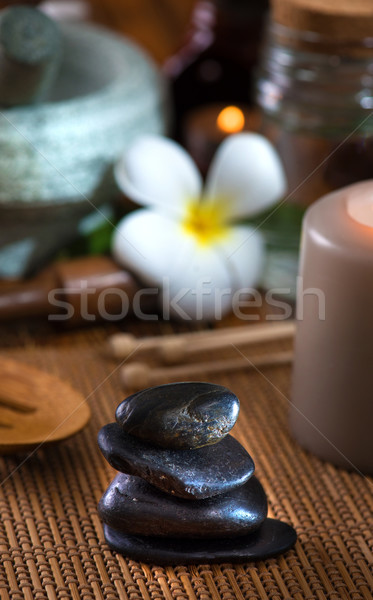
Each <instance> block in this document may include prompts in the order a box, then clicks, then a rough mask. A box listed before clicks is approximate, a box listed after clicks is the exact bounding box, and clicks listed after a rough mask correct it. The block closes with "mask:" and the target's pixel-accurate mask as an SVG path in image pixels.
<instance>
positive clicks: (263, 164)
mask: <svg viewBox="0 0 373 600" xmlns="http://www.w3.org/2000/svg"><path fill="white" fill-rule="evenodd" d="M285 190H286V179H285V174H284V170H283V168H282V164H281V162H280V159H279V157H278V155H277V153H276V151H275V149H274V147H273V146H272V145H271V144H270V142H269V141H268V140H267V139H266V138H264V137H263V136H261V135H258V134H254V133H239V134H236V135H232V136H229V137H228V138H226V139H225V140H224V142H223V143H222V144H221V145H220V147H219V149H218V151H217V153H216V155H215V157H214V160H213V163H212V165H211V167H210V170H209V173H208V176H207V182H206V192H205V197H206V199H209V200H210V201H213V199H214V198H221V199H222V200H224V201H225V202H226V203H227V207H226V208H227V214H228V217H229V219H235V218H239V217H249V216H254V215H255V214H257V213H259V212H261V211H263V210H265V209H266V208H268V207H269V206H271V204H274V203H275V202H276V201H278V200H279V199H280V198H281V196H283V195H284V193H285Z"/></svg>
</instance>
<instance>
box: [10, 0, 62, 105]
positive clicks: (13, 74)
mask: <svg viewBox="0 0 373 600" xmlns="http://www.w3.org/2000/svg"><path fill="white" fill-rule="evenodd" d="M61 47H62V43H61V35H60V31H59V28H58V26H57V25H56V23H55V22H54V21H53V20H51V19H50V18H49V17H47V16H46V15H45V14H44V13H42V12H41V11H40V10H38V9H37V8H33V7H31V6H11V7H8V8H5V9H3V10H2V11H1V12H0V105H1V106H4V107H12V106H20V105H28V104H34V103H36V102H42V101H44V100H45V99H47V96H48V92H49V90H50V88H51V86H52V84H53V83H54V80H55V77H56V75H57V71H58V66H59V63H60V58H61Z"/></svg>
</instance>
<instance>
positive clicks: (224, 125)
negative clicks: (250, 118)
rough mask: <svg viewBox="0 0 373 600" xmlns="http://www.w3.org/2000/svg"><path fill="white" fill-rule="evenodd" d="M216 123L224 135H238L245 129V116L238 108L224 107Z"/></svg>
mask: <svg viewBox="0 0 373 600" xmlns="http://www.w3.org/2000/svg"><path fill="white" fill-rule="evenodd" d="M216 123H217V126H218V127H219V129H221V131H224V133H238V132H239V131H242V130H243V128H244V127H245V115H244V114H243V112H242V110H241V109H240V108H238V106H226V107H225V108H223V110H222V111H220V113H219V115H218V118H217V120H216Z"/></svg>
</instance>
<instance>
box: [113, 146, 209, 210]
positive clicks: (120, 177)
mask: <svg viewBox="0 0 373 600" xmlns="http://www.w3.org/2000/svg"><path fill="white" fill-rule="evenodd" d="M114 176H115V179H116V182H117V184H118V186H119V187H120V188H121V190H122V191H123V192H124V193H125V194H126V195H127V196H128V197H129V198H130V199H131V200H133V201H135V202H137V203H138V204H141V205H143V206H156V207H158V208H161V209H163V208H164V209H165V210H166V211H167V212H168V213H179V214H180V212H181V210H182V207H183V206H184V204H185V202H186V201H188V200H190V198H198V197H199V196H200V194H201V190H202V179H201V176H200V174H199V172H198V169H197V167H196V165H195V164H194V162H193V160H192V159H191V158H190V156H189V154H188V153H187V152H185V150H184V149H183V148H181V146H179V145H178V144H176V142H174V141H172V140H170V139H167V138H164V137H161V136H155V135H154V136H153V135H147V136H143V137H140V138H138V139H137V140H136V141H135V142H134V144H133V145H132V146H131V147H130V148H129V150H128V151H127V152H125V153H124V154H123V155H122V157H121V158H120V159H119V161H118V162H117V163H116V165H115V167H114Z"/></svg>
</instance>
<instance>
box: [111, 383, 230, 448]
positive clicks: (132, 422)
mask: <svg viewBox="0 0 373 600" xmlns="http://www.w3.org/2000/svg"><path fill="white" fill-rule="evenodd" d="M239 408H240V404H239V400H238V398H237V396H235V395H234V394H233V392H231V391H230V390H228V389H227V388H225V387H223V386H221V385H215V384H213V383H200V382H183V383H170V384H167V385H160V386H158V387H153V388H149V389H146V390H142V391H141V392H138V393H137V394H133V395H132V396H129V397H128V398H127V399H126V400H124V401H123V402H122V403H121V404H120V405H119V406H118V408H117V411H116V415H115V416H116V420H117V422H118V423H119V425H121V427H123V429H124V431H126V432H127V433H130V434H131V435H133V436H136V437H138V438H140V439H142V440H145V441H146V442H150V443H152V444H155V445H157V446H162V447H164V448H182V449H186V448H199V447H201V446H206V445H209V444H215V443H216V442H218V441H219V440H221V439H223V438H224V437H225V436H226V435H227V434H228V433H229V431H230V430H231V429H232V427H233V425H234V424H235V422H236V420H237V417H238V412H239Z"/></svg>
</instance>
